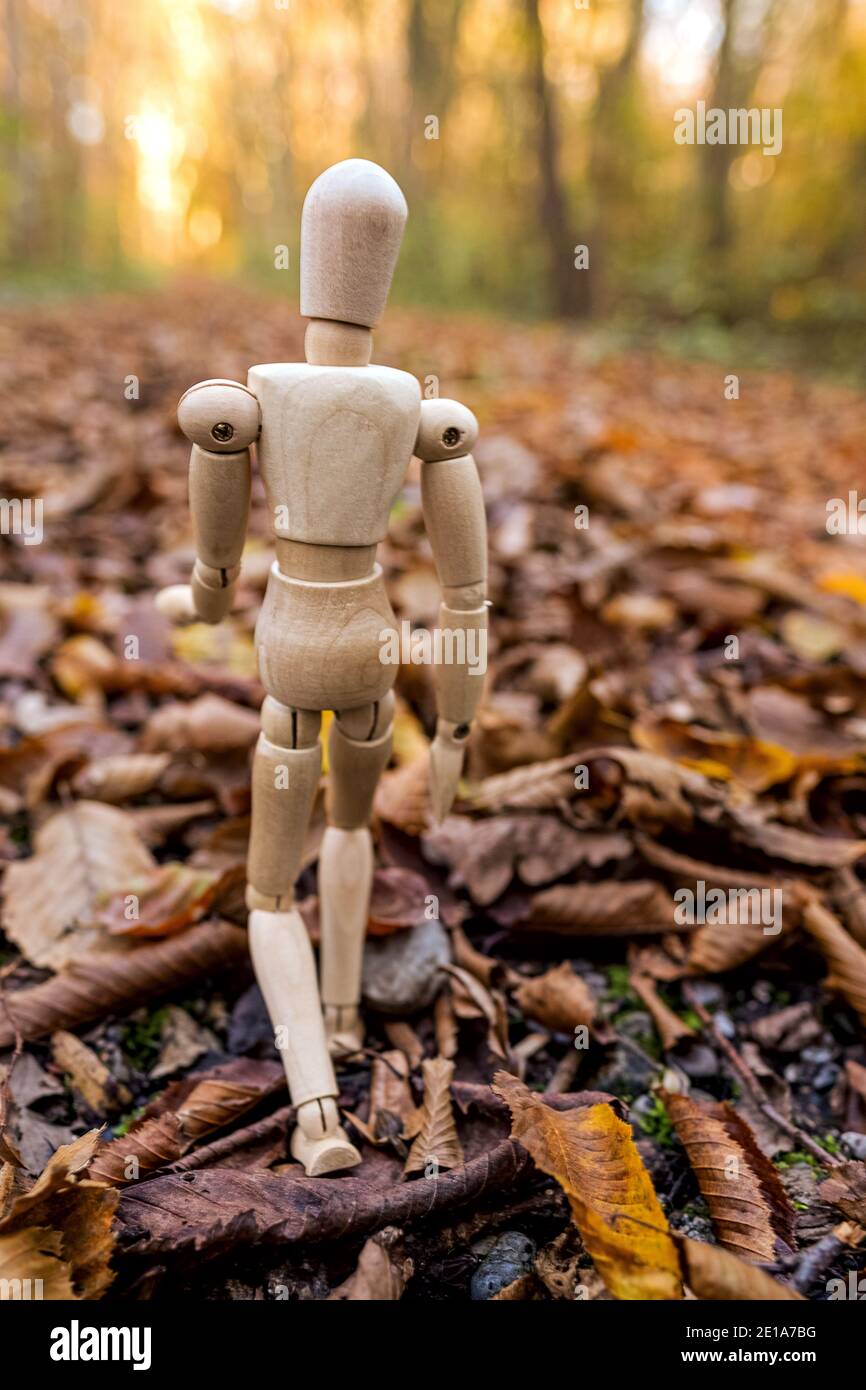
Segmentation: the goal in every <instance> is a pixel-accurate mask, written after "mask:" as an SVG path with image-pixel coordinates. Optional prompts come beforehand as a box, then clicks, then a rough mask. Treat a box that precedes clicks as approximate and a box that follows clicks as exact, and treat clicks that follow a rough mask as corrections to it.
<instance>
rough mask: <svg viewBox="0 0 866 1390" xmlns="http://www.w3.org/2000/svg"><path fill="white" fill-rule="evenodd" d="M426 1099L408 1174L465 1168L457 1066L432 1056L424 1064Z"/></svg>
mask: <svg viewBox="0 0 866 1390" xmlns="http://www.w3.org/2000/svg"><path fill="white" fill-rule="evenodd" d="M421 1075H422V1077H423V1079H424V1100H423V1103H422V1105H421V1111H420V1115H419V1124H418V1134H417V1136H416V1138H415V1141H414V1143H413V1145H412V1148H411V1149H410V1150H409V1157H408V1158H407V1160H406V1165H405V1168H404V1170H403V1171H404V1172H405V1173H406V1174H409V1173H420V1172H426V1170H427V1168H428V1166H432V1169H433V1171H434V1172H439V1171H441V1170H442V1169H443V1168H461V1167H462V1166H463V1162H464V1158H463V1148H462V1146H461V1143H460V1140H459V1138H458V1137H457V1127H456V1125H455V1123H454V1110H453V1106H452V1101H451V1081H452V1078H453V1076H454V1063H453V1062H450V1061H448V1059H447V1058H446V1057H432V1058H428V1059H426V1060H425V1061H423V1062H422V1063H421Z"/></svg>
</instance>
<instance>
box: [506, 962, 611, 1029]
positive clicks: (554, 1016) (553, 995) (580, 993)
mask: <svg viewBox="0 0 866 1390" xmlns="http://www.w3.org/2000/svg"><path fill="white" fill-rule="evenodd" d="M514 1002H515V1003H516V1005H517V1007H518V1008H519V1009H520V1011H521V1013H524V1014H526V1015H527V1017H529V1018H532V1019H535V1021H536V1023H540V1024H541V1025H542V1027H544V1028H549V1029H550V1030H551V1031H552V1032H554V1033H574V1030H575V1028H577V1027H579V1026H581V1025H583V1026H584V1027H586V1028H591V1027H592V1024H593V1021H594V1019H595V1013H596V1002H595V999H594V998H593V995H592V991H591V990H590V988H589V986H588V985H587V984H586V983H585V982H584V981H583V980H582V979H581V977H580V976H579V975H577V974H575V972H574V970H573V969H572V967H571V965H570V963H569V962H568V961H563V962H562V963H561V964H560V965H557V966H555V967H554V968H553V969H552V970H547V971H545V973H544V974H543V975H537V976H536V977H535V978H534V979H531V980H524V981H523V982H522V984H520V985H519V986H518V987H517V989H515V991H514Z"/></svg>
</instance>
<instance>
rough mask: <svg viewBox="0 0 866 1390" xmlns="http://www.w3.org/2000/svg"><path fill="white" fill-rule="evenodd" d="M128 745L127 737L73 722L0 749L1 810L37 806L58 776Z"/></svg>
mask: <svg viewBox="0 0 866 1390" xmlns="http://www.w3.org/2000/svg"><path fill="white" fill-rule="evenodd" d="M69 709H70V710H71V711H72V714H73V716H74V715H75V713H76V711H75V710H74V709H73V707H72V706H69ZM127 743H128V738H127V736H126V735H125V734H122V733H121V732H120V731H119V730H117V729H112V728H111V727H110V726H109V725H108V724H104V723H100V722H94V721H93V720H92V719H89V718H88V719H87V720H80V719H75V720H74V722H71V723H67V724H61V725H58V726H57V727H55V728H51V729H48V730H47V731H46V732H45V733H41V734H35V735H33V736H32V737H29V738H23V739H21V740H20V742H19V743H16V744H14V745H13V746H12V747H8V748H0V790H2V791H3V793H4V809H5V810H6V811H8V813H10V814H11V813H12V812H13V811H17V810H19V809H20V808H21V807H22V806H27V807H33V806H38V805H39V803H40V802H41V801H44V800H45V799H46V798H47V797H48V796H49V795H50V793H51V788H52V786H53V785H54V783H55V781H56V780H57V779H58V778H59V777H60V776H61V775H63V776H67V775H69V774H70V773H71V772H73V771H75V770H76V769H77V768H79V767H80V766H81V765H82V763H85V762H86V761H87V760H88V758H93V757H100V756H102V755H106V756H107V755H108V754H110V753H117V752H118V751H119V750H121V749H123V748H125V747H126V745H127ZM6 793H8V800H7V799H6V795H5V794H6Z"/></svg>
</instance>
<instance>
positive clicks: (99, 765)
mask: <svg viewBox="0 0 866 1390" xmlns="http://www.w3.org/2000/svg"><path fill="white" fill-rule="evenodd" d="M170 762H171V754H170V753H119V754H116V755H115V756H114V757H113V758H100V759H98V760H97V761H96V762H92V763H89V764H88V765H87V767H83V768H82V769H81V771H80V772H78V773H76V775H75V777H74V778H73V780H72V790H73V791H74V793H75V795H76V796H77V797H83V798H85V799H87V800H90V801H107V802H110V803H111V805H113V806H118V805H120V803H121V802H124V801H132V800H134V798H135V797H137V796H145V795H146V794H147V792H150V791H153V789H154V788H155V787H156V786H158V785H159V780H160V778H161V777H162V774H163V773H164V772H165V770H166V768H167V767H168V765H169V763H170Z"/></svg>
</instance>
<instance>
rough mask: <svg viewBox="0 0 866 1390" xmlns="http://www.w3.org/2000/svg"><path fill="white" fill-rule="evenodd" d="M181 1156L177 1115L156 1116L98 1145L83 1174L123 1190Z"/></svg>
mask: <svg viewBox="0 0 866 1390" xmlns="http://www.w3.org/2000/svg"><path fill="white" fill-rule="evenodd" d="M182 1153H183V1140H182V1137H181V1134H180V1122H179V1120H178V1117H177V1115H174V1114H168V1115H159V1116H157V1117H156V1118H152V1119H140V1120H137V1121H136V1123H135V1124H134V1125H132V1126H131V1127H130V1129H129V1131H128V1132H127V1133H126V1134H121V1135H118V1137H117V1138H116V1139H111V1140H109V1141H107V1142H106V1143H104V1144H102V1145H101V1147H100V1148H99V1150H98V1152H97V1153H96V1155H95V1157H94V1158H93V1159H92V1160H91V1162H90V1165H89V1167H88V1169H87V1172H88V1175H89V1176H90V1177H92V1178H97V1179H98V1180H99V1181H100V1182H104V1183H109V1184H110V1185H111V1186H112V1187H124V1186H125V1185H126V1184H127V1183H132V1182H138V1180H139V1178H142V1177H144V1176H145V1175H146V1174H147V1173H153V1172H155V1171H156V1170H157V1169H158V1168H163V1167H165V1165H166V1164H167V1163H175V1162H176V1161H177V1160H178V1159H179V1158H180V1157H181V1155H182Z"/></svg>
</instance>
